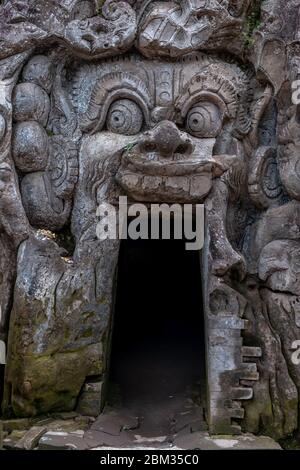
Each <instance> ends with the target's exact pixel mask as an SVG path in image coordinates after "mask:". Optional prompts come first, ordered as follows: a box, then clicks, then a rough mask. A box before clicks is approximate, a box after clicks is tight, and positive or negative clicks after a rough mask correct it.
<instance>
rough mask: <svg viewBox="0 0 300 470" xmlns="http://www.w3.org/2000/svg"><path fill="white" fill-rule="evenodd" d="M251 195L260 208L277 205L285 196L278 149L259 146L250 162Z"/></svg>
mask: <svg viewBox="0 0 300 470" xmlns="http://www.w3.org/2000/svg"><path fill="white" fill-rule="evenodd" d="M248 190H249V195H250V197H251V199H252V201H253V202H254V204H255V205H256V206H257V207H258V208H260V209H267V208H268V207H272V206H276V205H278V203H279V202H280V200H281V199H282V197H283V187H282V184H281V180H280V176H279V171H278V167H277V160H276V150H275V149H274V148H272V147H259V148H258V149H257V151H256V152H255V154H254V156H253V157H252V159H251V162H250V169H249V176H248Z"/></svg>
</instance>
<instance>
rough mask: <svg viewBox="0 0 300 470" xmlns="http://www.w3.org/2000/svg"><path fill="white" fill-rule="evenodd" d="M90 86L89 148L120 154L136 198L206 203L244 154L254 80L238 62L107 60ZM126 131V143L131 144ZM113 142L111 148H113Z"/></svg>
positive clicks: (125, 180)
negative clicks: (215, 183) (240, 136)
mask: <svg viewBox="0 0 300 470" xmlns="http://www.w3.org/2000/svg"><path fill="white" fill-rule="evenodd" d="M97 75H98V78H97V80H96V83H95V84H94V86H93V87H92V89H91V90H87V85H86V84H85V82H84V78H83V77H84V74H83V73H82V72H81V77H82V78H81V79H80V80H79V84H78V83H77V97H76V99H77V102H78V103H79V111H81V110H80V106H81V103H82V102H83V99H82V98H83V96H86V94H87V93H90V99H89V100H87V102H88V106H87V108H86V109H83V110H82V112H80V117H79V122H80V124H81V128H82V130H83V131H85V132H88V133H92V134H96V135H95V136H94V139H93V141H92V144H87V145H88V148H89V150H88V152H89V153H91V152H92V153H93V155H94V157H91V158H97V159H99V158H100V159H102V160H105V159H107V158H111V157H112V154H111V151H112V146H111V141H113V142H114V145H113V148H114V152H117V153H118V155H119V166H118V169H117V172H116V181H117V183H118V184H119V185H120V186H121V188H122V189H123V190H124V191H125V193H126V194H127V195H128V196H130V197H132V198H133V199H135V200H140V201H147V202H153V201H161V202H181V203H184V202H197V201H198V202H199V201H201V200H203V198H204V197H205V196H207V194H208V193H209V192H210V190H211V187H212V180H213V178H214V177H216V176H220V175H221V174H222V173H223V172H224V171H225V170H226V169H228V167H229V166H230V165H234V164H240V163H241V161H242V159H243V156H242V154H243V152H242V149H241V145H240V142H239V140H238V139H237V137H236V136H238V134H239V133H243V132H245V131H247V130H248V129H247V126H249V118H248V120H247V109H246V107H247V99H246V95H247V93H248V92H249V83H248V80H247V77H246V76H245V74H244V73H243V72H242V71H241V70H240V69H239V68H238V67H237V66H235V65H230V64H226V63H222V62H220V61H217V60H211V59H208V58H207V57H206V56H204V55H199V54H197V55H191V56H189V57H188V58H187V59H186V60H182V61H178V62H175V63H174V62H154V61H153V62H149V61H145V60H143V59H140V58H139V57H137V56H132V57H129V58H127V59H125V60H124V59H120V61H115V62H114V63H110V64H108V63H106V64H105V65H104V66H103V67H101V68H99V69H98V71H97ZM124 136H127V138H126V139H125V142H126V145H124ZM107 142H109V145H107Z"/></svg>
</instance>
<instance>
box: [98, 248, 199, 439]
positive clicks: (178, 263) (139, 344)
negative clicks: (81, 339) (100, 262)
mask: <svg viewBox="0 0 300 470" xmlns="http://www.w3.org/2000/svg"><path fill="white" fill-rule="evenodd" d="M201 292H202V289H201V269H200V253H199V252H197V251H186V249H185V240H174V239H171V240H130V239H128V240H123V241H122V244H121V250H120V256H119V263H118V277H117V289H116V304H115V313H114V322H113V335H112V350H111V355H110V380H109V388H108V394H107V395H108V399H107V402H108V405H111V406H115V407H118V406H119V407H125V408H126V409H130V410H131V411H132V413H134V414H135V415H142V416H143V419H144V420H146V421H147V418H148V421H149V422H148V426H149V427H150V428H152V429H151V431H150V429H149V432H150V433H151V432H152V433H153V432H155V431H156V433H157V432H160V433H168V434H169V433H170V426H171V423H172V420H173V423H174V422H176V414H177V415H178V414H181V415H184V413H185V412H186V411H187V409H190V408H191V407H192V408H193V407H194V411H195V410H196V411H195V412H196V414H197V418H198V420H199V419H200V420H201V419H202V420H203V423H205V419H204V413H205V410H204V408H205V389H206V378H205V334H204V314H203V303H202V294H201ZM192 418H193V419H194V418H195V416H193V417H191V419H192ZM150 422H151V423H150ZM177 422H178V420H177ZM154 428H155V429H154Z"/></svg>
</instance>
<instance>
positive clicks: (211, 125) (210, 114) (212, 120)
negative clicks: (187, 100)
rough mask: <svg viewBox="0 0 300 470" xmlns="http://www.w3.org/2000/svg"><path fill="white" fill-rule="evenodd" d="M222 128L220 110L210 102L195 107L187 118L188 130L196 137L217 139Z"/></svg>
mask: <svg viewBox="0 0 300 470" xmlns="http://www.w3.org/2000/svg"><path fill="white" fill-rule="evenodd" d="M221 126H222V118H221V114H220V110H219V108H218V107H217V106H216V105H215V104H213V103H210V102H208V101H203V102H200V103H198V104H196V105H195V106H193V107H192V108H191V109H190V111H189V112H188V114H187V117H186V130H187V131H188V132H189V133H190V134H192V135H194V136H195V137H215V136H216V135H217V133H218V132H219V131H220V129H221Z"/></svg>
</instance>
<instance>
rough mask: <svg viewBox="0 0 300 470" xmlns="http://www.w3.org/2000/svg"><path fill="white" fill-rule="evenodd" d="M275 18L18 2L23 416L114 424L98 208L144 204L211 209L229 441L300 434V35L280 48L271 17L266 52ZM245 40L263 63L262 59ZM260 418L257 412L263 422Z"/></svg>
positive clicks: (15, 304)
mask: <svg viewBox="0 0 300 470" xmlns="http://www.w3.org/2000/svg"><path fill="white" fill-rule="evenodd" d="M102 3H103V2H101V5H102ZM259 3H260V2H257V1H256V0H242V1H236V0H183V1H178V0H173V1H168V0H166V1H155V0H136V1H135V0H124V1H121V2H116V1H113V0H107V1H106V2H104V5H103V8H99V4H98V2H97V1H96V0H66V1H65V0H46V1H40V0H38V1H34V0H29V1H23V0H11V1H6V0H5V1H4V2H2V6H0V45H1V47H0V59H1V60H0V159H1V161H0V195H1V198H0V215H1V219H0V248H1V249H2V251H3V252H4V253H5V254H4V255H3V256H2V258H1V262H0V266H1V270H3V272H4V276H3V279H2V277H1V279H0V281H2V282H0V294H1V295H0V301H1V309H2V310H1V311H3V312H4V314H5V315H4V321H2V323H0V343H1V341H2V340H4V341H5V342H6V340H7V336H8V328H7V325H8V323H9V341H8V344H7V366H6V376H5V392H4V400H3V410H4V412H5V413H6V414H8V415H11V414H13V415H16V416H33V415H37V414H40V413H48V412H49V411H57V410H64V411H68V410H73V409H74V408H75V407H76V406H77V409H78V410H79V412H82V410H85V409H86V408H85V406H84V402H85V400H87V401H89V400H90V404H91V409H92V414H94V415H95V416H96V415H97V414H99V413H100V411H101V409H102V406H103V401H104V400H105V396H104V393H105V392H104V390H105V384H106V381H107V377H108V370H107V367H108V363H109V360H108V359H109V358H108V355H109V352H110V344H109V342H110V338H111V328H112V318H113V304H114V299H113V297H114V278H115V273H116V266H117V263H118V256H119V246H120V241H119V240H105V241H104V242H103V241H100V240H99V239H98V238H97V224H98V222H99V218H98V215H97V208H98V206H99V204H100V203H103V202H104V203H105V202H106V203H111V204H115V203H118V198H119V196H123V195H126V196H128V200H129V202H133V201H140V202H144V203H170V204H173V203H174V204H175V203H179V204H184V203H203V204H204V205H205V208H206V226H207V229H208V233H207V234H206V235H207V236H206V237H205V247H204V249H203V261H204V262H203V266H202V274H203V276H202V277H203V279H202V280H203V281H204V284H205V289H203V291H204V292H203V293H204V297H205V299H204V309H203V310H204V316H205V329H206V340H205V341H206V346H207V358H206V361H207V371H208V378H207V383H208V390H207V391H208V413H207V414H208V415H209V418H208V420H209V426H210V430H211V431H212V432H216V433H225V432H230V433H235V432H240V431H241V426H240V424H241V420H242V419H244V418H245V421H244V423H246V430H248V426H249V429H252V428H251V426H252V425H253V423H255V425H257V427H259V426H260V425H261V423H263V422H264V419H267V420H270V422H271V425H270V429H271V432H273V430H272V426H273V429H275V427H276V426H277V424H276V423H278V422H280V423H281V427H280V429H279V428H278V429H277V430H275V434H276V436H279V437H282V436H283V435H287V434H289V433H291V432H293V430H294V429H296V426H297V416H296V414H295V410H296V409H297V407H298V403H297V399H298V398H297V393H298V392H300V381H299V379H298V376H299V373H298V372H297V370H296V369H295V368H294V367H293V365H292V364H291V362H290V356H289V353H290V351H289V348H290V342H292V340H294V339H297V338H296V333H297V331H298V330H297V328H298V327H299V322H300V320H299V310H300V309H299V307H298V305H299V292H298V290H299V289H298V277H299V273H298V270H299V269H298V264H299V263H298V261H299V260H298V258H299V247H298V243H299V239H300V224H299V220H300V204H299V199H300V196H299V194H300V191H299V187H300V185H299V181H298V180H299V174H298V173H299V171H298V166H299V165H298V163H299V162H298V160H299V151H298V150H299V146H300V142H299V135H300V134H299V116H298V114H299V110H297V108H295V107H292V108H291V109H290V110H289V112H288V121H287V122H286V113H285V111H286V104H284V105H283V104H282V101H286V100H285V99H284V98H283V99H282V98H281V99H278V100H277V97H278V96H279V95H280V89H281V88H282V87H283V88H284V87H285V86H286V85H283V84H284V81H285V79H286V70H285V64H286V63H287V62H286V60H285V59H286V44H285V42H284V41H285V39H284V38H285V37H286V36H285V35H287V29H288V28H289V27H290V28H291V29H292V28H293V26H290V24H288V25H287V27H284V29H283V30H282V36H280V37H279V36H278V34H277V32H276V31H277V29H276V28H277V26H278V21H277V20H276V18H277V19H278V14H277V13H276V14H275V13H274V12H275V10H276V12H277V9H278V5H279V3H280V4H282V0H276V2H275V3H276V9H275V10H274V11H273V8H271V7H270V4H271V3H274V2H263V3H264V6H263V7H262V11H263V13H264V15H266V16H267V13H268V12H269V13H272V12H273V13H274V14H273V13H272V15H271V17H272V24H274V25H275V26H274V28H275V29H274V31H275V30H276V31H275V32H276V38H273V36H272V37H271V39H270V38H269V39H270V41H269V42H268V40H267V41H265V37H264V34H265V33H266V34H267V35H268V34H269V32H270V31H271V29H272V28H273V26H270V28H269V26H268V27H266V25H265V26H262V30H261V31H259V33H261V34H258V35H257V36H259V38H260V39H257V38H256V36H255V35H254V34H253V37H252V36H251V35H252V33H253V24H252V22H253V21H259V20H258V18H259V8H257V7H258V6H259ZM292 3H293V2H292ZM294 3H295V2H294ZM289 8H292V7H289ZM293 8H294V9H296V7H293ZM289 11H294V10H293V9H291V10H289ZM295 11H296V10H295ZM266 12H267V13H266ZM275 17H276V18H275ZM273 19H275V20H276V21H273ZM263 21H264V22H265V23H266V20H265V18H263ZM293 21H294V19H293ZM295 21H296V20H295ZM276 25H277V26H276ZM294 29H295V28H294ZM271 32H272V31H271ZM245 34H246V36H247V37H246V41H247V42H248V43H249V44H250V43H251V41H253V42H254V40H257V44H258V46H259V47H258V48H257V51H256V50H255V51H254V50H252V52H251V51H250V48H249V50H246V49H247V48H246V46H245V37H244V36H245ZM280 34H281V33H280ZM249 36H251V37H249ZM254 36H255V37H254ZM295 37H296V36H295ZM295 37H294V39H295ZM267 39H268V38H267ZM36 46H37V47H36ZM293 47H295V48H296V45H295V44H293ZM250 52H251V53H250ZM210 53H211V54H210ZM252 53H253V57H252V56H251V55H252ZM275 56H276V57H277V58H278V57H280V62H281V64H282V65H281V70H280V74H279V75H278V74H277V73H275V72H274V67H273V64H272V60H271V61H269V58H270V57H271V58H273V57H275ZM298 62H299V61H298ZM276 70H277V69H276ZM280 96H281V95H280ZM280 96H279V98H280ZM280 107H281V108H284V110H283V112H281V113H279V119H277V115H278V108H280ZM277 125H278V128H277V129H276V126H277ZM277 135H279V141H277ZM278 143H279V145H278ZM277 147H278V148H279V152H278V153H277ZM244 257H245V258H246V259H247V265H246V261H245V258H244ZM249 274H251V276H249ZM245 275H246V279H245ZM252 281H253V282H252ZM199 284H200V279H199ZM253 286H254V287H253ZM248 319H249V320H251V321H252V320H253V322H254V326H253V328H252V327H251V321H250V322H249V321H248ZM8 320H9V321H8ZM286 324H288V331H287V332H286V331H285V329H286ZM295 325H296V326H295ZM242 332H243V334H242ZM263 343H265V344H266V347H262V346H264V344H263ZM281 346H282V347H281ZM262 352H263V354H264V357H263V358H261V355H262ZM278 360H279V361H280V373H279V374H277V369H276V367H275V364H276V361H278ZM267 362H269V364H267V365H266V363H267ZM275 369H276V370H275ZM91 377H92V378H93V379H92V380H93V381H94V382H95V381H96V382H97V386H95V389H97V393H95V394H94V395H93V394H91V392H90V389H89V387H88V382H89V380H90V379H91ZM253 382H255V383H256V386H253ZM286 384H288V386H287V385H286ZM0 386H1V384H0ZM253 388H254V394H256V396H254V399H253V400H252V398H253ZM257 391H262V394H261V395H260V393H257ZM261 397H264V398H263V399H262V400H261V403H260V404H259V406H257V401H258V400H260V398H261ZM266 397H267V398H266ZM278 397H279V398H278ZM243 400H251V402H249V403H250V405H249V406H248V408H247V407H245V410H244V408H243V407H242V401H243ZM279 402H280V403H279ZM273 406H274V407H276V411H275V412H274V413H273V408H272V407H273ZM264 407H265V408H268V409H267V411H266V412H264V410H262V408H264ZM245 411H246V413H245ZM273 415H274V416H273ZM265 417H267V418H265ZM272 420H273V421H272ZM251 423H252V424H251ZM257 429H258V428H257Z"/></svg>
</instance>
